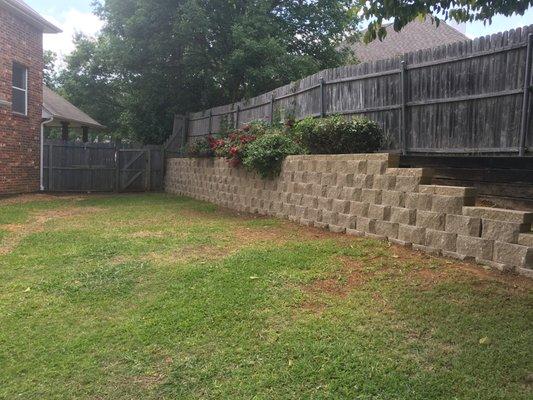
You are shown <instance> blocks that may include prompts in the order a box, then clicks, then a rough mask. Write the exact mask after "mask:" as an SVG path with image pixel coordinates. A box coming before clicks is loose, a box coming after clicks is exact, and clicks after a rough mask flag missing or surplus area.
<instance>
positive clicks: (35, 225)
mask: <svg viewBox="0 0 533 400" xmlns="http://www.w3.org/2000/svg"><path fill="white" fill-rule="evenodd" d="M99 211H101V210H100V209H99V208H97V207H71V208H59V209H56V210H47V211H39V214H37V215H35V216H33V217H32V218H30V221H29V222H27V223H25V224H8V225H3V226H2V229H4V230H6V231H8V232H9V233H10V234H9V235H8V236H7V237H6V238H5V239H4V241H3V242H2V243H1V244H0V255H6V254H9V253H11V252H12V251H13V250H14V249H15V248H16V247H17V245H18V244H19V243H20V242H21V241H22V240H23V239H24V238H25V237H26V236H28V235H31V234H33V233H38V232H42V231H44V228H45V225H46V223H47V222H48V221H51V220H54V219H63V218H71V217H75V216H80V215H86V214H93V213H95V212H99Z"/></svg>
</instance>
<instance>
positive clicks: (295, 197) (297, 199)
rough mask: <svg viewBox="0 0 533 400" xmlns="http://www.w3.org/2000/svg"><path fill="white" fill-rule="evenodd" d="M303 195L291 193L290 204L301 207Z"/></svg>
mask: <svg viewBox="0 0 533 400" xmlns="http://www.w3.org/2000/svg"><path fill="white" fill-rule="evenodd" d="M303 197H304V196H303V194H300V193H291V196H290V203H291V204H296V205H300V204H302V199H303Z"/></svg>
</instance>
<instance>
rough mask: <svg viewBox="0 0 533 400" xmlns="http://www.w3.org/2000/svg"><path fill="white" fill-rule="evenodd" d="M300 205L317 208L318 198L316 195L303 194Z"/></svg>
mask: <svg viewBox="0 0 533 400" xmlns="http://www.w3.org/2000/svg"><path fill="white" fill-rule="evenodd" d="M302 205H304V206H306V207H311V208H317V207H318V199H317V197H316V196H310V195H308V194H306V195H304V197H303V199H302Z"/></svg>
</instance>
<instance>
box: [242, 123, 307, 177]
mask: <svg viewBox="0 0 533 400" xmlns="http://www.w3.org/2000/svg"><path fill="white" fill-rule="evenodd" d="M301 153H302V149H301V147H300V146H298V145H297V144H296V143H295V142H294V141H293V140H292V138H290V137H288V136H287V135H284V134H282V133H281V132H274V133H267V134H264V135H263V136H260V137H259V138H257V139H256V140H255V141H253V142H251V143H250V144H248V146H247V147H246V150H245V152H244V157H243V160H242V163H243V165H244V166H245V167H246V169H248V170H251V171H255V172H257V173H258V174H259V175H260V176H261V177H263V178H270V177H274V176H277V175H279V173H280V172H281V164H282V162H283V160H284V159H285V157H286V156H288V155H292V154H301Z"/></svg>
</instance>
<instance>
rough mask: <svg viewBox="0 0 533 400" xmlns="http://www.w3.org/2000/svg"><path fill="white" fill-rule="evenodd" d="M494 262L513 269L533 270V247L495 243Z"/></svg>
mask: <svg viewBox="0 0 533 400" xmlns="http://www.w3.org/2000/svg"><path fill="white" fill-rule="evenodd" d="M494 261H496V262H499V263H503V264H509V265H512V266H513V267H520V268H533V247H528V246H521V245H519V244H511V243H504V242H499V241H495V242H494Z"/></svg>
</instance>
